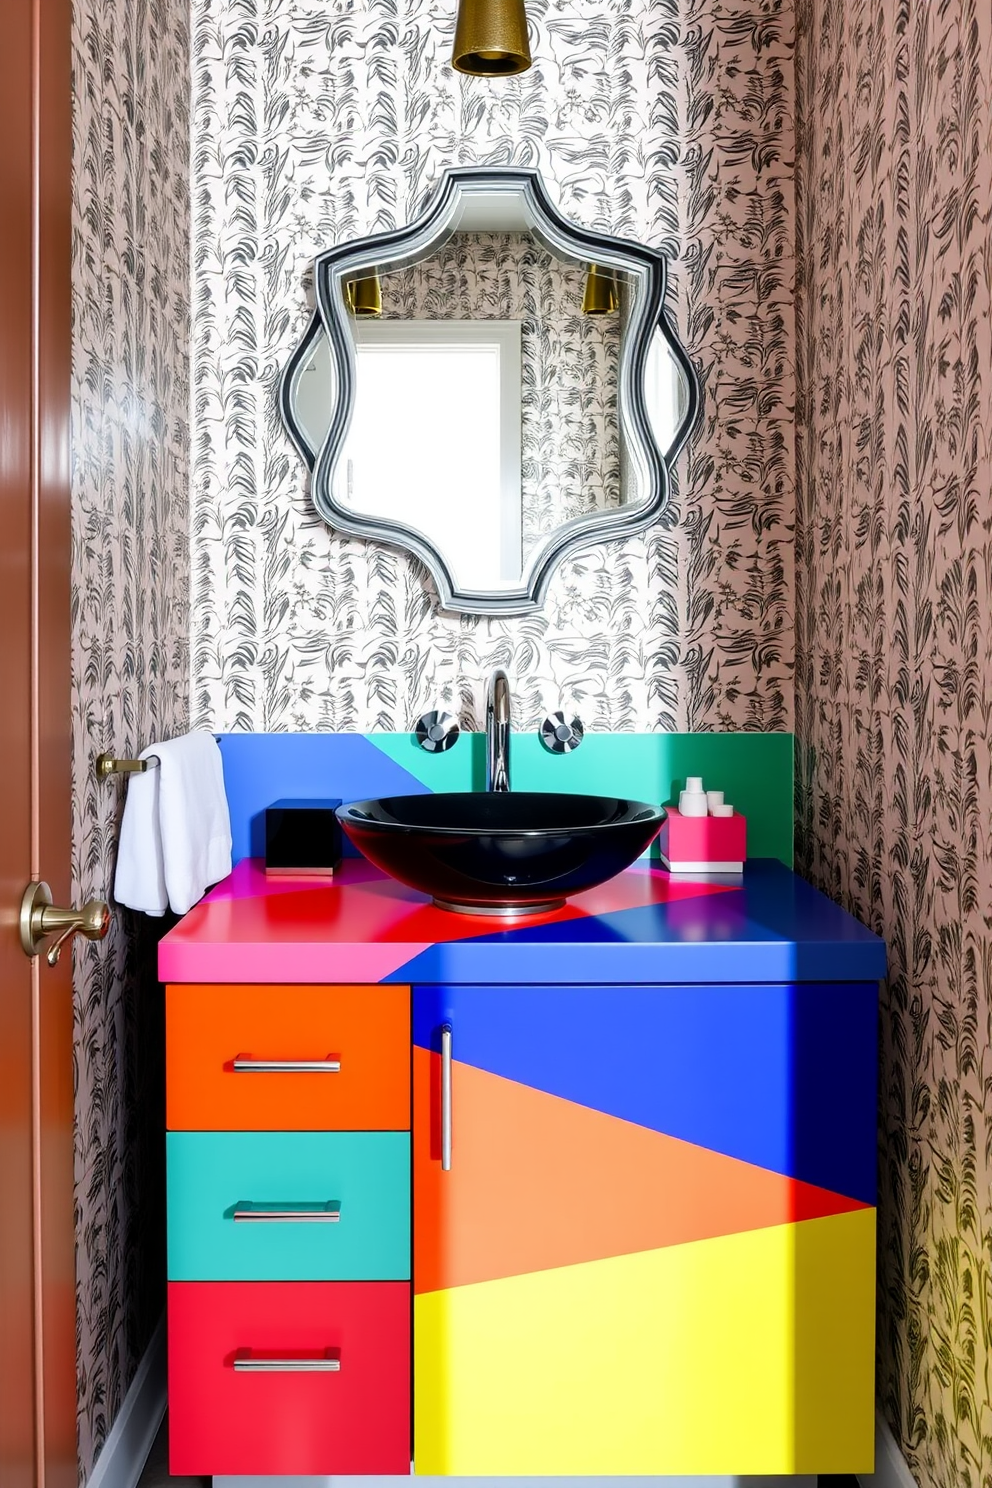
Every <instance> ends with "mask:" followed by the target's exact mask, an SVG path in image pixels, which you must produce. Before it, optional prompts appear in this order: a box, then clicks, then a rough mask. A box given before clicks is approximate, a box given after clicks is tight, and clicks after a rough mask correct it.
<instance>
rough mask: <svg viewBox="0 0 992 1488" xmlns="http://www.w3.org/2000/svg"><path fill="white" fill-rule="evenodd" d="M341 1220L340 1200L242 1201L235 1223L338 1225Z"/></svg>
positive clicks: (238, 1206)
mask: <svg viewBox="0 0 992 1488" xmlns="http://www.w3.org/2000/svg"><path fill="white" fill-rule="evenodd" d="M340 1218H341V1202H340V1200H339V1199H327V1200H326V1201H325V1202H320V1201H318V1202H317V1203H313V1204H311V1203H303V1204H264V1203H253V1202H252V1201H251V1200H250V1199H242V1200H241V1201H240V1202H239V1203H238V1204H236V1205H235V1207H234V1222H235V1224H237V1223H239V1221H240V1222H243V1223H247V1224H281V1223H282V1222H284V1221H285V1222H288V1223H290V1224H337V1223H338V1221H339V1220H340Z"/></svg>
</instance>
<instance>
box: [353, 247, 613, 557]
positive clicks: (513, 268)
mask: <svg viewBox="0 0 992 1488" xmlns="http://www.w3.org/2000/svg"><path fill="white" fill-rule="evenodd" d="M585 282H586V275H585V270H584V269H583V267H582V265H581V264H571V263H566V262H564V261H563V260H562V259H560V258H558V257H557V256H556V255H555V254H552V253H549V252H547V250H546V249H544V248H542V247H541V246H540V244H539V243H538V242H537V240H536V239H535V238H534V237H532V236H531V235H530V234H529V233H527V234H524V233H509V232H505V233H495V232H490V233H454V234H453V235H452V236H451V237H450V238H449V239H448V241H447V242H446V243H444V244H443V245H442V246H441V247H440V248H439V249H437V250H436V251H435V252H434V253H432V254H431V255H430V256H429V257H428V258H426V259H422V260H421V262H420V263H418V264H414V265H413V266H411V267H410V268H408V269H404V270H401V271H398V272H395V273H391V274H385V275H384V276H383V279H382V318H383V320H416V319H426V320H519V321H520V322H521V328H520V360H521V368H520V380H521V389H520V402H521V409H520V446H521V448H520V459H521V472H520V485H521V497H522V538H523V543H522V548H523V556H524V559H525V560H526V559H527V558H528V557H529V555H530V553H531V552H532V550H533V548H534V546H535V544H536V543H538V542H539V541H540V539H541V538H543V537H546V536H547V535H548V533H549V532H553V531H554V529H555V528H556V527H559V526H560V525H561V524H562V523H563V522H567V521H569V519H570V518H572V517H578V516H581V515H583V514H584V513H585V512H592V511H597V510H599V511H603V510H605V509H606V508H607V507H615V506H619V505H620V503H621V490H620V426H619V419H618V415H617V376H618V371H619V362H620V315H619V312H618V313H617V314H615V315H583V314H582V296H583V293H584V291H585Z"/></svg>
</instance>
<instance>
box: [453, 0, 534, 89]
mask: <svg viewBox="0 0 992 1488" xmlns="http://www.w3.org/2000/svg"><path fill="white" fill-rule="evenodd" d="M531 60H532V59H531V55H530V42H529V41H528V40H527V14H526V12H525V10H524V0H459V5H458V19H457V21H456V22H455V45H454V49H453V51H452V54H451V65H452V67H454V68H456V69H457V71H458V72H467V73H468V74H469V75H470V76H471V77H513V76H514V74H515V73H518V72H526V71H527V69H528V67H529V66H530V65H531Z"/></svg>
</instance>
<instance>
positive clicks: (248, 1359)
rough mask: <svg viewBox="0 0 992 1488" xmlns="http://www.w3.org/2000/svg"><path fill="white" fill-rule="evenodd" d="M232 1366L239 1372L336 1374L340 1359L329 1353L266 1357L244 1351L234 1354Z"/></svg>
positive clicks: (338, 1369)
mask: <svg viewBox="0 0 992 1488" xmlns="http://www.w3.org/2000/svg"><path fill="white" fill-rule="evenodd" d="M234 1368H235V1369H236V1371H237V1372H238V1373H239V1374H337V1373H339V1371H340V1369H341V1360H340V1359H339V1358H336V1357H333V1356H332V1355H330V1354H329V1353H328V1354H325V1355H324V1356H323V1358H318V1359H266V1358H265V1357H264V1356H262V1355H259V1354H249V1353H247V1352H244V1353H240V1354H236V1355H235V1356H234Z"/></svg>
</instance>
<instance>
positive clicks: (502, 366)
mask: <svg viewBox="0 0 992 1488" xmlns="http://www.w3.org/2000/svg"><path fill="white" fill-rule="evenodd" d="M353 330H354V336H355V353H356V359H357V363H358V372H357V393H356V398H357V399H361V397H362V362H363V353H369V352H372V353H374V354H375V355H383V354H389V353H390V352H395V353H396V355H398V356H404V355H406V354H407V353H408V352H411V351H416V352H431V353H437V354H439V355H445V354H452V355H457V354H458V352H459V351H460V350H462V349H465V348H468V349H470V350H472V351H473V352H477V351H486V352H491V353H492V354H493V355H494V356H495V357H496V359H497V366H498V372H497V378H496V380H497V383H498V387H499V408H498V411H497V413H496V422H497V426H498V432H497V443H498V459H499V471H498V480H497V488H498V500H499V513H498V524H497V525H498V563H496V564H493V565H492V566H491V567H490V566H489V559H490V556H492V557H496V556H497V555H496V553H492V554H491V555H490V552H489V550H488V546H487V543H491V541H492V534H485V533H484V531H483V530H480V527H479V523H478V515H477V508H475V509H474V508H473V503H472V501H471V493H472V469H471V468H469V469H466V470H464V471H463V472H462V473H461V479H460V481H459V486H460V489H461V490H463V491H464V495H465V505H464V514H465V519H466V520H465V525H464V527H463V528H462V529H461V530H460V531H458V532H452V531H449V532H448V534H447V535H446V536H445V534H442V533H439V532H437V531H430V530H429V528H428V527H427V525H426V524H424V523H422V522H420V521H416V522H415V523H414V525H415V526H417V527H419V528H420V529H421V530H422V531H424V532H425V533H426V534H427V535H428V536H429V537H430V538H431V540H432V541H433V542H434V543H435V545H436V546H437V547H438V548H439V550H440V551H441V552H443V553H444V556H445V559H446V560H447V562H448V563H449V565H450V567H451V568H452V570H453V571H454V573H455V574H456V575H457V576H458V579H459V582H460V583H461V584H462V585H463V586H464V587H466V588H471V589H474V588H480V589H498V588H499V587H503V586H514V587H515V586H517V585H519V583H520V580H521V575H522V568H523V551H522V550H523V537H522V530H521V529H522V521H521V518H522V506H523V497H522V480H521V415H522V396H521V394H522V388H521V330H522V325H521V322H520V321H517V320H511V321H507V320H375V321H356V322H354V323H353ZM424 391H425V390H424V389H423V388H411V389H410V393H411V396H414V395H416V394H418V393H421V392H424ZM480 412H481V410H480ZM377 413H378V424H379V435H380V437H381V438H382V439H383V440H388V439H389V437H390V420H389V410H388V409H385V408H383V409H379V410H378V411H377ZM431 413H432V414H433V418H432V419H431V420H430V421H427V420H426V416H425V427H433V429H434V433H435V444H436V445H439V444H440V445H443V441H444V439H445V431H446V429H447V430H449V431H450V429H451V425H452V420H454V419H457V420H458V421H459V425H460V433H462V434H464V433H465V432H466V427H465V424H464V423H463V422H462V421H463V420H465V419H466V418H470V417H471V410H470V407H466V408H462V409H461V410H456V409H452V408H434V409H432V410H431ZM490 418H492V411H490ZM352 427H353V430H354V423H353V426H352ZM490 428H491V425H490ZM469 432H470V430H469ZM351 443H352V435H351V434H349V436H348V440H347V442H346V446H345V449H344V451H343V456H344V458H343V460H342V461H341V464H340V465H339V471H340V472H341V474H343V475H344V477H345V480H346V482H347V487H346V490H344V491H339V496H338V499H340V500H343V501H344V502H345V503H346V504H347V505H349V506H351V507H352V508H353V509H354V510H360V511H362V512H363V513H365V512H368V511H369V507H368V506H367V505H366V503H365V501H364V499H363V498H362V497H361V495H360V494H357V495H356V493H355V492H354V490H353V479H354V461H355V460H356V458H357V452H356V451H355V450H354V448H353V447H352V449H350V450H349V448H348V446H349V445H351ZM402 463H403V462H402V460H401V461H400V462H399V467H401V466H402ZM342 467H343V468H342ZM474 511H475V513H476V515H475V518H474V519H473V512H474ZM374 515H376V516H380V517H387V518H389V519H391V520H399V521H402V520H404V519H406V520H409V516H410V508H409V506H407V505H406V504H405V503H404V502H403V495H402V476H401V475H400V476H398V477H397V486H396V491H395V495H394V496H393V495H391V496H390V498H389V500H388V504H387V506H385V507H382V508H381V509H380V510H377V511H375V512H374Z"/></svg>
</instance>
